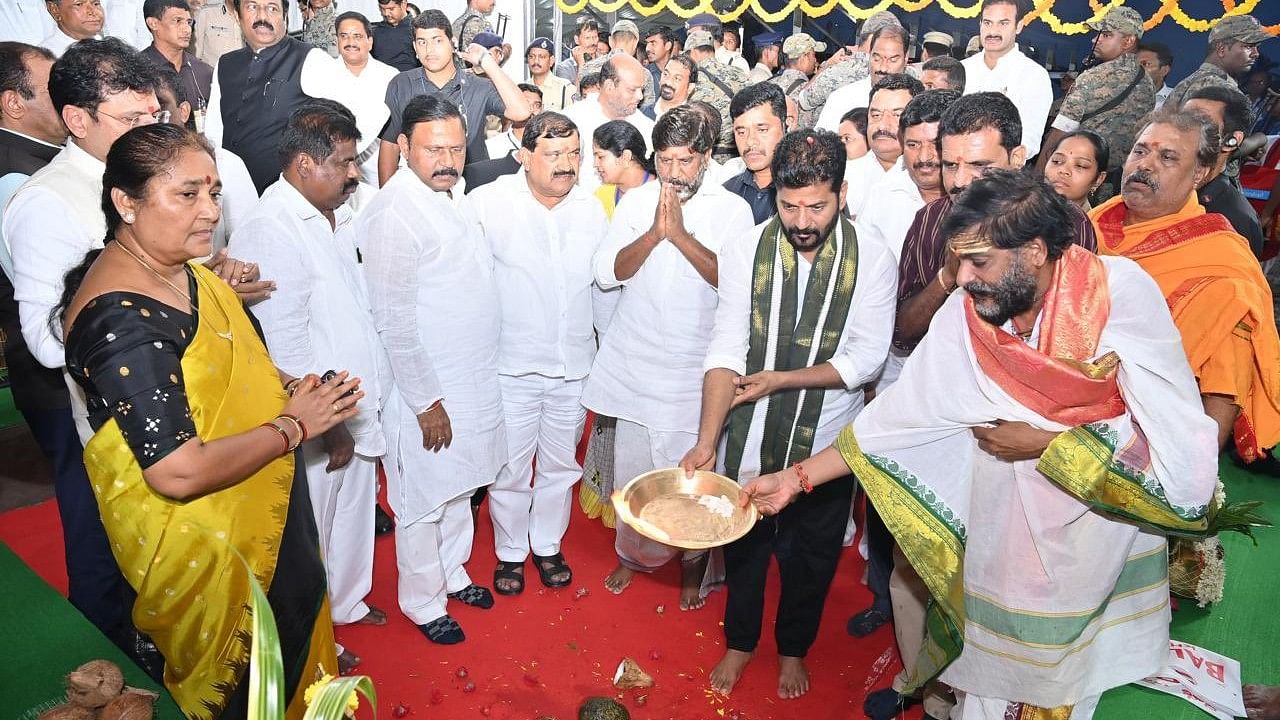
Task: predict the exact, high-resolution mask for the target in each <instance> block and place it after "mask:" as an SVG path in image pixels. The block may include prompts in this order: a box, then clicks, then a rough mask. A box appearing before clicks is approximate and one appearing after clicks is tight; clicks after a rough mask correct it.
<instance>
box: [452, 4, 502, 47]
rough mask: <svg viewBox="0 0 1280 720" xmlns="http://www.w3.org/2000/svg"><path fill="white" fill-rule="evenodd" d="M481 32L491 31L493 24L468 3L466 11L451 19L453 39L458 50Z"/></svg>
mask: <svg viewBox="0 0 1280 720" xmlns="http://www.w3.org/2000/svg"><path fill="white" fill-rule="evenodd" d="M482 32H493V25H491V24H489V19H488V18H486V17H485V16H484V15H481V14H480V12H479V11H478V10H476V9H475V8H473V7H471V6H470V5H468V6H467V11H466V12H464V13H462V14H461V15H459V16H458V19H457V20H454V21H453V39H454V42H455V43H457V47H458V49H459V50H466V49H467V46H468V45H470V44H471V41H472V40H474V39H475V37H476V35H479V34H480V33H482Z"/></svg>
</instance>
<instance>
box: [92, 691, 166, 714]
mask: <svg viewBox="0 0 1280 720" xmlns="http://www.w3.org/2000/svg"><path fill="white" fill-rule="evenodd" d="M158 697H160V696H159V695H157V694H156V693H153V692H151V691H149V690H139V689H137V688H125V690H124V692H123V693H121V694H120V696H119V697H117V698H115V699H114V700H112V701H111V702H109V703H107V704H106V707H104V708H102V712H101V713H100V714H99V715H98V720H151V718H152V715H153V714H154V712H155V703H156V698H158Z"/></svg>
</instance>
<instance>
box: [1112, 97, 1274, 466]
mask: <svg viewBox="0 0 1280 720" xmlns="http://www.w3.org/2000/svg"><path fill="white" fill-rule="evenodd" d="M1174 107H1175V106H1174V105H1172V104H1166V106H1165V108H1163V109H1161V110H1160V111H1159V112H1158V113H1156V114H1155V115H1154V116H1153V117H1152V118H1151V120H1150V121H1149V122H1148V124H1147V125H1146V127H1144V128H1143V129H1142V131H1141V132H1140V133H1139V134H1138V140H1137V142H1135V143H1134V145H1133V150H1132V151H1131V152H1130V153H1129V159H1128V160H1126V161H1125V165H1124V180H1123V181H1122V182H1121V185H1120V196H1118V197H1114V198H1112V199H1111V200H1109V201H1107V202H1105V203H1103V204H1102V205H1099V206H1098V207H1097V208H1095V209H1094V210H1093V211H1092V212H1091V213H1089V215H1090V217H1091V218H1092V219H1093V222H1094V224H1095V225H1096V226H1097V228H1098V235H1099V236H1100V237H1101V239H1102V244H1101V249H1102V252H1104V253H1107V254H1110V255H1123V256H1125V257H1128V258H1131V259H1133V260H1136V261H1137V262H1138V264H1139V265H1141V266H1142V269H1143V270H1146V271H1147V272H1148V273H1149V274H1150V275H1151V276H1152V277H1153V278H1155V281H1156V284H1158V285H1159V286H1160V290H1161V291H1162V292H1163V293H1164V296H1165V298H1166V300H1167V301H1168V303H1169V308H1170V310H1172V311H1173V317H1174V323H1175V324H1176V325H1177V328H1178V335H1180V336H1181V338H1182V347H1183V349H1184V350H1185V351H1186V357H1187V360H1188V361H1190V363H1191V370H1192V372H1194V373H1195V377H1196V381H1197V382H1198V383H1199V387H1200V396H1201V400H1202V402H1203V406H1204V412H1205V413H1206V414H1208V415H1209V417H1211V418H1213V419H1214V421H1216V423H1217V429H1218V433H1217V436H1218V446H1219V447H1222V446H1224V445H1226V443H1227V442H1228V441H1229V440H1234V443H1235V449H1236V452H1238V453H1239V454H1240V457H1241V459H1243V460H1244V461H1245V462H1252V461H1254V460H1257V459H1258V458H1260V457H1263V456H1265V454H1266V453H1267V452H1268V451H1269V450H1270V449H1271V448H1272V447H1274V446H1275V445H1276V443H1277V442H1280V406H1278V404H1280V339H1277V337H1276V324H1275V311H1274V306H1273V305H1272V297H1271V289H1270V288H1269V287H1268V286H1267V281H1266V278H1264V277H1263V275H1262V269H1261V268H1260V267H1259V266H1258V261H1257V260H1256V259H1255V258H1254V257H1253V255H1252V253H1250V252H1249V246H1248V244H1247V243H1246V242H1245V240H1244V238H1242V237H1241V236H1240V235H1238V234H1237V233H1236V232H1235V230H1234V229H1232V227H1231V224H1230V223H1229V222H1228V221H1227V219H1226V218H1225V217H1223V216H1221V215H1217V214H1211V213H1206V212H1205V211H1204V208H1203V207H1202V206H1201V205H1200V202H1199V200H1197V198H1196V195H1195V188H1196V186H1197V185H1198V184H1199V183H1200V182H1202V181H1203V180H1204V179H1205V177H1206V176H1207V175H1208V174H1209V173H1210V172H1212V168H1213V167H1214V163H1215V161H1216V160H1217V158H1218V155H1219V146H1220V141H1219V135H1218V129H1217V127H1216V126H1215V125H1214V124H1213V122H1212V121H1209V120H1208V119H1207V118H1205V117H1204V116H1202V115H1199V114H1198V113H1189V112H1180V111H1177V110H1174V109H1173V108H1174ZM1175 337H1176V336H1175Z"/></svg>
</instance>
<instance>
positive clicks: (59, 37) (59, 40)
mask: <svg viewBox="0 0 1280 720" xmlns="http://www.w3.org/2000/svg"><path fill="white" fill-rule="evenodd" d="M77 42H79V41H78V40H76V39H75V38H73V37H71V36H70V35H68V34H66V33H64V32H62V28H60V27H57V26H54V28H53V32H51V33H50V34H49V35H48V36H46V37H45V39H44V40H41V41H40V46H41V47H43V48H45V49H46V50H48V51H49V52H51V53H53V54H54V55H57V56H58V57H62V53H64V52H66V51H67V48H69V47H71V46H72V45H74V44H76V43H77Z"/></svg>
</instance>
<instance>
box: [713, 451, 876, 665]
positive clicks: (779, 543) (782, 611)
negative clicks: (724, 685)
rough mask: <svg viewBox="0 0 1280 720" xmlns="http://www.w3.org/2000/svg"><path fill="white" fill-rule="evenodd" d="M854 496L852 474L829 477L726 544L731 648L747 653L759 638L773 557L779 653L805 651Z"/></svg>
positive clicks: (727, 634)
mask: <svg viewBox="0 0 1280 720" xmlns="http://www.w3.org/2000/svg"><path fill="white" fill-rule="evenodd" d="M852 499H853V477H852V476H849V477H844V478H841V479H839V480H833V481H831V482H828V483H825V484H823V485H820V486H818V487H817V488H815V489H814V491H813V492H812V493H810V494H808V495H801V496H800V497H798V498H796V501H795V502H794V503H792V504H791V505H790V506H789V507H787V508H786V509H785V510H783V511H782V512H781V513H778V514H777V515H775V516H773V517H766V518H763V519H761V520H760V522H758V523H756V526H755V527H754V528H752V529H751V532H749V533H747V534H746V535H745V536H744V537H743V538H742V539H740V540H738V541H736V542H733V543H730V544H729V545H726V546H725V548H724V561H725V572H726V584H727V586H728V591H729V596H728V598H727V601H726V603H725V609H724V634H725V640H726V644H727V646H728V647H729V649H731V650H741V651H743V652H752V651H754V650H755V649H756V645H757V644H758V643H759V641H760V629H761V624H762V623H763V621H764V587H765V578H766V576H767V575H768V572H769V558H770V557H771V556H772V557H777V559H778V575H779V578H780V579H781V581H782V596H781V597H780V598H779V600H778V615H777V618H776V622H775V625H774V638H775V640H776V641H777V644H778V654H779V655H785V656H788V657H804V656H805V655H806V654H808V652H809V647H810V646H811V645H813V641H814V639H815V638H816V637H817V636H818V624H819V623H820V622H821V620H822V608H823V606H824V605H825V604H826V601H827V591H828V590H829V589H830V588H831V579H832V578H833V577H834V576H835V572H836V564H837V562H839V560H840V551H841V545H842V542H843V540H844V530H845V526H846V524H847V523H848V522H849V504H850V502H851V501H852Z"/></svg>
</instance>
